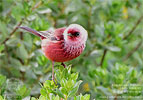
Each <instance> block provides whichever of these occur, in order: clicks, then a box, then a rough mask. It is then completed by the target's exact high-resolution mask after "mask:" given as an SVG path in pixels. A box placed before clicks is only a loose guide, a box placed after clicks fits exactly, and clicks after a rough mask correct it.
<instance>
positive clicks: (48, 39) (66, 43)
mask: <svg viewBox="0 0 143 100" xmlns="http://www.w3.org/2000/svg"><path fill="white" fill-rule="evenodd" d="M20 28H21V29H24V30H27V31H28V32H31V33H33V34H34V35H36V36H39V37H41V40H42V44H41V47H42V50H43V52H44V54H45V56H46V57H47V58H49V59H50V60H51V61H53V62H62V64H63V62H66V61H69V60H72V59H74V58H76V57H78V56H79V55H80V54H81V53H82V52H83V50H84V48H85V43H86V40H87V31H86V30H85V29H84V28H83V27H82V26H80V25H78V24H71V25H69V26H68V27H66V28H58V29H56V30H54V31H41V32H38V31H35V30H33V29H30V28H28V27H20ZM53 76H54V75H53ZM53 80H54V78H53Z"/></svg>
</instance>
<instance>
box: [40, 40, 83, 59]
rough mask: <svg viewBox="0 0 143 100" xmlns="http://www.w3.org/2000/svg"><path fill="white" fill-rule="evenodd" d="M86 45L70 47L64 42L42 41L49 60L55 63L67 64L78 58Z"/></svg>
mask: <svg viewBox="0 0 143 100" xmlns="http://www.w3.org/2000/svg"><path fill="white" fill-rule="evenodd" d="M84 47H85V44H80V45H76V46H74V45H68V44H66V43H65V42H64V41H55V42H53V41H48V40H44V41H42V50H43V52H44V54H45V56H46V57H47V58H49V59H50V60H52V61H55V62H65V61H69V60H72V59H74V58H76V57H78V56H79V55H80V54H81V53H82V51H83V50H84Z"/></svg>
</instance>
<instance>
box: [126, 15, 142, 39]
mask: <svg viewBox="0 0 143 100" xmlns="http://www.w3.org/2000/svg"><path fill="white" fill-rule="evenodd" d="M142 19H143V15H142V16H141V17H140V18H139V19H138V21H137V22H136V24H135V25H134V27H133V28H132V29H131V31H129V33H128V34H127V35H126V36H125V37H124V38H123V40H125V39H127V38H128V37H129V36H130V35H131V34H132V33H133V32H134V30H135V29H136V28H137V26H138V25H139V24H140V23H141V21H142Z"/></svg>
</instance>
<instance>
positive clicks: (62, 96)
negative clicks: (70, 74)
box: [56, 89, 65, 99]
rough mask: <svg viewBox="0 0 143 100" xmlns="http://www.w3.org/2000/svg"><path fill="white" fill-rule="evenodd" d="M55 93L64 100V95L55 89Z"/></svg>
mask: <svg viewBox="0 0 143 100" xmlns="http://www.w3.org/2000/svg"><path fill="white" fill-rule="evenodd" d="M56 93H57V94H58V95H59V97H61V98H63V99H64V98H65V97H64V94H63V93H62V92H61V91H60V90H59V89H56Z"/></svg>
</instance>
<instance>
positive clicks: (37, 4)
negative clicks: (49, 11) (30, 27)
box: [32, 1, 42, 11]
mask: <svg viewBox="0 0 143 100" xmlns="http://www.w3.org/2000/svg"><path fill="white" fill-rule="evenodd" d="M41 4H42V1H39V2H38V3H36V4H35V6H34V7H32V11H33V10H35V9H36V8H38V7H39V6H40V5H41Z"/></svg>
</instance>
